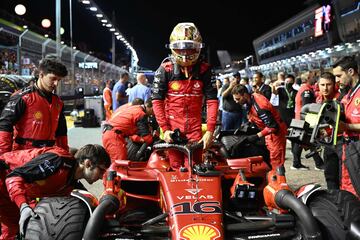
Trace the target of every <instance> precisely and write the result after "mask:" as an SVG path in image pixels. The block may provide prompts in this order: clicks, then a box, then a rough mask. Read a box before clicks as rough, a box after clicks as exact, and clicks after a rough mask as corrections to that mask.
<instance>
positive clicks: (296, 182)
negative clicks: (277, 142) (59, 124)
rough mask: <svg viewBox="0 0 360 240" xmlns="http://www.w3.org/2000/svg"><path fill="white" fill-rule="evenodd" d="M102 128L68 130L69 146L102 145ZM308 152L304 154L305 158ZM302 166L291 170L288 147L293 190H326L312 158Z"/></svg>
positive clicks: (97, 186)
mask: <svg viewBox="0 0 360 240" xmlns="http://www.w3.org/2000/svg"><path fill="white" fill-rule="evenodd" d="M101 134H102V133H101V128H100V127H98V128H82V127H72V128H70V129H69V130H68V137H69V145H70V147H75V148H80V147H82V146H84V145H86V144H90V143H92V144H101ZM305 154H306V152H305V153H304V152H303V156H304V155H305ZM302 164H304V165H306V166H309V167H310V170H308V171H299V170H291V169H290V167H291V165H292V154H291V152H290V144H288V145H287V149H286V161H285V169H286V178H287V182H288V183H289V185H290V187H291V188H292V189H296V188H298V187H300V186H302V185H304V184H307V183H319V184H321V186H322V187H324V188H326V183H325V179H324V172H322V171H316V170H314V167H315V164H314V161H313V159H312V158H310V159H305V158H304V157H303V158H302ZM83 183H84V185H85V187H86V188H87V189H88V190H89V191H90V192H91V193H93V194H94V195H95V196H97V197H98V196H100V195H101V193H102V191H103V185H102V182H101V181H100V180H99V181H97V182H96V183H94V184H92V185H88V184H87V183H86V182H83Z"/></svg>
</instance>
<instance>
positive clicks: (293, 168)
mask: <svg viewBox="0 0 360 240" xmlns="http://www.w3.org/2000/svg"><path fill="white" fill-rule="evenodd" d="M290 169H291V170H298V171H308V170H310V168H309V167H307V166H305V165H302V164H301V165H300V166H299V167H294V166H291V167H290Z"/></svg>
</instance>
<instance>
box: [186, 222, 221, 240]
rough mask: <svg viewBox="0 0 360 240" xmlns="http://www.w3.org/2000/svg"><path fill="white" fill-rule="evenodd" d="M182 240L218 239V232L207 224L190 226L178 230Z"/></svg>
mask: <svg viewBox="0 0 360 240" xmlns="http://www.w3.org/2000/svg"><path fill="white" fill-rule="evenodd" d="M180 237H181V239H184V240H215V239H217V238H219V237H220V231H219V230H218V229H217V228H215V227H213V226H211V225H208V224H191V225H188V226H185V227H183V228H182V229H181V230H180Z"/></svg>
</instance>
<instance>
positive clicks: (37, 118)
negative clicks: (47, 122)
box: [34, 111, 43, 120]
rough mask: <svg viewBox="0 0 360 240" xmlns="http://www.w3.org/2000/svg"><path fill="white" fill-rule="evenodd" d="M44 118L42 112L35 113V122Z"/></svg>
mask: <svg viewBox="0 0 360 240" xmlns="http://www.w3.org/2000/svg"><path fill="white" fill-rule="evenodd" d="M42 117H43V114H42V113H41V112H40V111H37V112H35V113H34V118H35V120H41V119H42Z"/></svg>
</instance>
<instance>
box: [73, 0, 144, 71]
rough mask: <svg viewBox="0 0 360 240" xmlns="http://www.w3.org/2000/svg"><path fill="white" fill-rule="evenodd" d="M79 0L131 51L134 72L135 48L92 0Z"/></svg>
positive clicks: (135, 65) (135, 67)
mask: <svg viewBox="0 0 360 240" xmlns="http://www.w3.org/2000/svg"><path fill="white" fill-rule="evenodd" d="M78 1H79V2H81V3H82V4H83V5H84V6H85V7H86V8H87V9H89V10H90V11H91V12H92V13H94V15H95V16H96V17H97V19H98V21H99V22H100V23H101V24H102V26H104V27H106V28H108V30H109V31H110V32H111V34H112V36H115V37H116V39H117V40H119V41H121V42H122V43H123V44H124V45H125V46H126V48H127V49H129V50H130V51H131V69H132V71H133V72H135V71H136V70H137V68H138V62H139V58H138V56H137V53H136V51H135V49H134V48H133V47H132V46H131V44H130V43H129V42H128V41H127V40H126V39H125V37H124V35H123V34H122V33H121V32H120V31H119V30H118V29H117V27H116V26H115V25H114V24H113V22H112V21H111V20H110V18H108V17H107V16H106V15H105V14H104V13H103V12H102V11H101V9H100V8H99V7H98V6H97V5H96V3H95V2H94V1H93V0H78Z"/></svg>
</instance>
